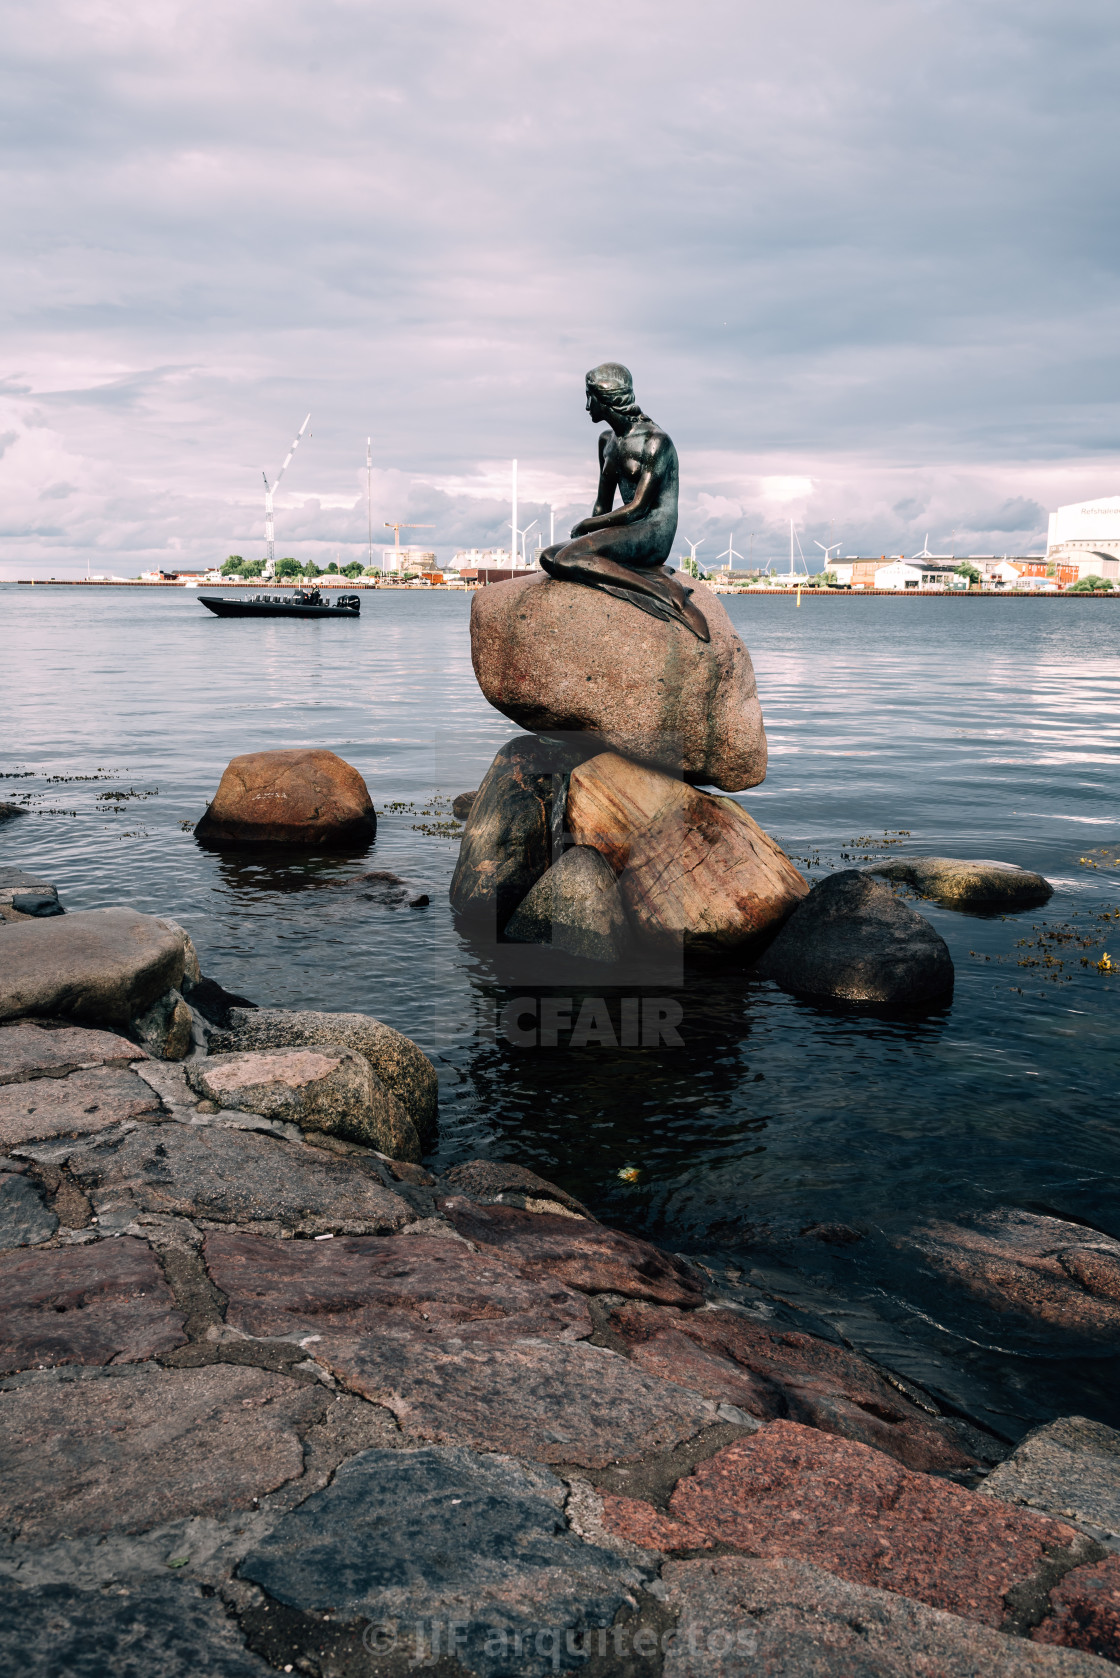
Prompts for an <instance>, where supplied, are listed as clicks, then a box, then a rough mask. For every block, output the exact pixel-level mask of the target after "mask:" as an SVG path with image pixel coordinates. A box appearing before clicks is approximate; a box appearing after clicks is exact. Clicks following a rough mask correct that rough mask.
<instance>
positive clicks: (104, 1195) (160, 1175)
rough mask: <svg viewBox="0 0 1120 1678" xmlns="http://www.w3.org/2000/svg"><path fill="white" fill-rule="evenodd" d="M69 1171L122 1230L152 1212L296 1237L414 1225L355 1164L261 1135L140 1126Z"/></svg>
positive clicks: (85, 1155)
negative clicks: (274, 1229) (268, 1228)
mask: <svg viewBox="0 0 1120 1678" xmlns="http://www.w3.org/2000/svg"><path fill="white" fill-rule="evenodd" d="M68 1164H69V1170H70V1174H71V1176H72V1177H73V1178H74V1180H75V1181H76V1182H77V1183H78V1184H79V1185H80V1186H81V1187H82V1188H83V1189H84V1190H85V1191H86V1193H87V1194H88V1195H89V1197H90V1200H91V1201H92V1203H93V1206H94V1208H95V1210H96V1211H97V1212H98V1213H99V1214H100V1215H101V1216H102V1218H105V1217H106V1216H108V1215H109V1214H110V1213H112V1215H113V1217H114V1218H115V1220H116V1221H118V1222H119V1221H120V1219H121V1217H122V1215H124V1216H125V1217H126V1219H127V1216H128V1215H130V1214H131V1215H135V1214H136V1213H138V1212H148V1213H153V1212H154V1213H161V1214H171V1215H175V1216H179V1217H187V1218H203V1219H207V1220H211V1221H213V1222H217V1223H236V1224H239V1225H245V1224H253V1223H267V1224H269V1225H273V1224H279V1225H281V1226H283V1228H284V1229H286V1230H288V1231H291V1232H292V1233H294V1234H297V1235H321V1234H324V1233H326V1232H341V1233H345V1234H351V1235H383V1234H389V1233H391V1232H393V1231H394V1230H398V1229H402V1228H403V1227H404V1225H405V1224H407V1223H411V1222H412V1221H413V1219H414V1217H415V1213H414V1212H413V1210H412V1208H411V1207H410V1206H409V1205H408V1204H407V1202H406V1201H404V1200H402V1199H401V1197H400V1195H398V1194H394V1193H393V1192H392V1190H391V1189H387V1188H384V1187H383V1186H382V1184H381V1183H380V1182H379V1181H378V1179H377V1178H376V1177H374V1176H373V1175H372V1173H371V1172H368V1171H365V1170H363V1169H362V1167H361V1166H360V1165H356V1164H355V1163H354V1162H353V1161H351V1160H348V1159H340V1158H338V1157H337V1156H336V1155H334V1154H329V1153H327V1152H325V1151H324V1150H323V1149H322V1148H312V1147H308V1146H307V1144H306V1143H303V1142H283V1141H280V1140H278V1139H277V1138H276V1137H273V1136H268V1135H262V1134H260V1133H259V1132H257V1131H250V1130H232V1129H226V1128H224V1127H222V1128H220V1127H218V1126H213V1127H211V1126H204V1125H184V1124H150V1125H143V1126H141V1127H139V1128H137V1129H136V1130H132V1131H129V1132H128V1133H127V1134H125V1135H123V1136H122V1135H113V1136H111V1137H107V1138H105V1139H103V1140H100V1139H99V1140H94V1141H90V1142H85V1143H82V1144H80V1145H78V1146H77V1147H75V1149H74V1150H73V1152H72V1153H71V1155H70V1158H69V1162H68Z"/></svg>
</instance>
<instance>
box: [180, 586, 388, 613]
mask: <svg viewBox="0 0 1120 1678" xmlns="http://www.w3.org/2000/svg"><path fill="white" fill-rule="evenodd" d="M198 598H199V603H200V604H201V605H203V606H205V607H206V610H207V611H208V612H213V613H214V615H215V616H216V617H219V618H356V617H357V616H358V614H359V612H360V611H361V609H362V602H361V598H360V597H359V596H358V595H356V594H340V595H339V596H338V599H337V600H335V601H333V602H332V601H329V600H324V599H323V597H322V595H321V594H320V593H319V590H318V589H317V588H297V589H293V590H292V592H291V593H290V594H254V595H250V597H249V598H248V599H247V600H231V599H230V598H229V596H228V595H223V594H200V595H199V597H198Z"/></svg>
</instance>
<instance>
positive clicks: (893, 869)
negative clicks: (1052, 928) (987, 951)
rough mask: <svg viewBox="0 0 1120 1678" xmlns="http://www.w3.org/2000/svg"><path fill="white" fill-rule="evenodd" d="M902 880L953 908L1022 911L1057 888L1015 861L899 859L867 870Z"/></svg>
mask: <svg viewBox="0 0 1120 1678" xmlns="http://www.w3.org/2000/svg"><path fill="white" fill-rule="evenodd" d="M867 872H868V873H869V874H881V875H882V876H883V878H884V879H886V880H902V881H905V883H906V884H907V885H910V886H913V887H914V889H915V891H919V892H921V893H922V895H923V897H934V898H936V899H937V901H938V902H939V903H944V904H945V905H946V907H947V908H951V909H972V908H977V909H1020V908H1027V907H1028V906H1029V905H1031V904H1037V903H1045V902H1046V900H1047V899H1048V898H1050V897H1052V896H1053V895H1054V888H1053V886H1052V885H1051V884H1050V882H1049V880H1046V879H1044V878H1043V876H1042V875H1041V874H1034V873H1032V872H1031V870H1030V869H1029V868H1017V867H1016V866H1015V864H1014V863H1013V862H969V861H966V860H963V859H961V858H959V857H951V856H898V857H892V858H891V859H890V861H889V862H877V863H875V865H874V866H873V867H872V868H869V869H868V870H867Z"/></svg>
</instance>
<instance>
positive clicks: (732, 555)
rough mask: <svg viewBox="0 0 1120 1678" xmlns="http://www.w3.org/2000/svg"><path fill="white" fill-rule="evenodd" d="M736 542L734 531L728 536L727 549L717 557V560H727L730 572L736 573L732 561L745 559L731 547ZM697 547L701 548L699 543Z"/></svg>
mask: <svg viewBox="0 0 1120 1678" xmlns="http://www.w3.org/2000/svg"><path fill="white" fill-rule="evenodd" d="M734 540H735V532H734V531H732V532H731V534H730V536H728V538H727V546H726V548H724V550H723V552H722V553H721V554H717V555H716V558H717V559H725V560H726V561H727V569H728V570H729V571H734V569H735V567H734V566H733V565H732V563H731V561H732V560H733V559H742V557H743V556H742V554H741V553H737V552H736V551H735V549H734V548H733V547H732V546H731V544H732V542H734ZM696 545H697V547H699V545H700V544H699V543H697V544H696Z"/></svg>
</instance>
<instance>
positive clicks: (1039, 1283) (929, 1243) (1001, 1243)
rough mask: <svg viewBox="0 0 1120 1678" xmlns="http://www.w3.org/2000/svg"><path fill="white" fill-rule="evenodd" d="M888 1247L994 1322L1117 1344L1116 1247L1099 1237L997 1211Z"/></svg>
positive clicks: (1119, 1256)
mask: <svg viewBox="0 0 1120 1678" xmlns="http://www.w3.org/2000/svg"><path fill="white" fill-rule="evenodd" d="M895 1244H896V1246H898V1247H899V1248H901V1249H903V1250H907V1249H908V1250H910V1251H911V1252H913V1253H914V1254H915V1255H916V1256H917V1257H918V1258H919V1259H920V1260H921V1262H922V1264H923V1266H925V1267H927V1268H928V1269H931V1270H933V1271H934V1272H935V1273H936V1275H937V1277H938V1279H939V1281H941V1282H942V1283H945V1282H948V1283H952V1284H955V1285H956V1287H957V1288H958V1289H960V1290H962V1291H963V1293H964V1294H966V1295H967V1296H968V1297H969V1298H970V1299H971V1300H972V1301H974V1302H976V1303H977V1304H980V1305H982V1306H983V1307H984V1308H985V1309H986V1310H988V1311H990V1312H992V1313H994V1314H995V1315H996V1316H997V1317H1002V1318H1005V1319H1006V1318H1008V1317H1012V1318H1013V1317H1019V1318H1020V1319H1022V1320H1023V1321H1024V1322H1034V1323H1041V1324H1044V1325H1046V1327H1047V1328H1048V1329H1055V1328H1058V1329H1064V1330H1067V1331H1069V1332H1070V1333H1071V1334H1074V1335H1077V1336H1079V1337H1083V1338H1084V1339H1086V1340H1089V1341H1100V1342H1105V1343H1107V1344H1110V1345H1115V1344H1116V1343H1117V1342H1120V1241H1117V1240H1115V1239H1114V1237H1112V1236H1110V1235H1105V1234H1104V1233H1103V1232H1102V1231H1100V1230H1095V1229H1088V1228H1086V1227H1085V1226H1084V1225H1081V1224H1070V1223H1066V1222H1065V1221H1064V1220H1063V1219H1061V1218H1051V1217H1046V1216H1043V1215H1040V1214H1038V1213H1034V1212H1023V1211H1020V1210H1019V1208H1018V1207H1008V1208H1002V1207H1001V1208H998V1209H996V1210H995V1211H991V1212H981V1213H977V1214H976V1215H975V1216H973V1217H970V1218H967V1219H963V1218H962V1219H960V1220H959V1221H957V1222H955V1223H952V1222H949V1221H948V1220H940V1219H939V1220H934V1221H931V1222H930V1223H928V1224H925V1225H924V1226H922V1227H921V1228H919V1229H916V1230H915V1231H914V1232H913V1233H912V1234H910V1235H906V1236H900V1237H898V1238H897V1239H896V1243H895Z"/></svg>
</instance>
